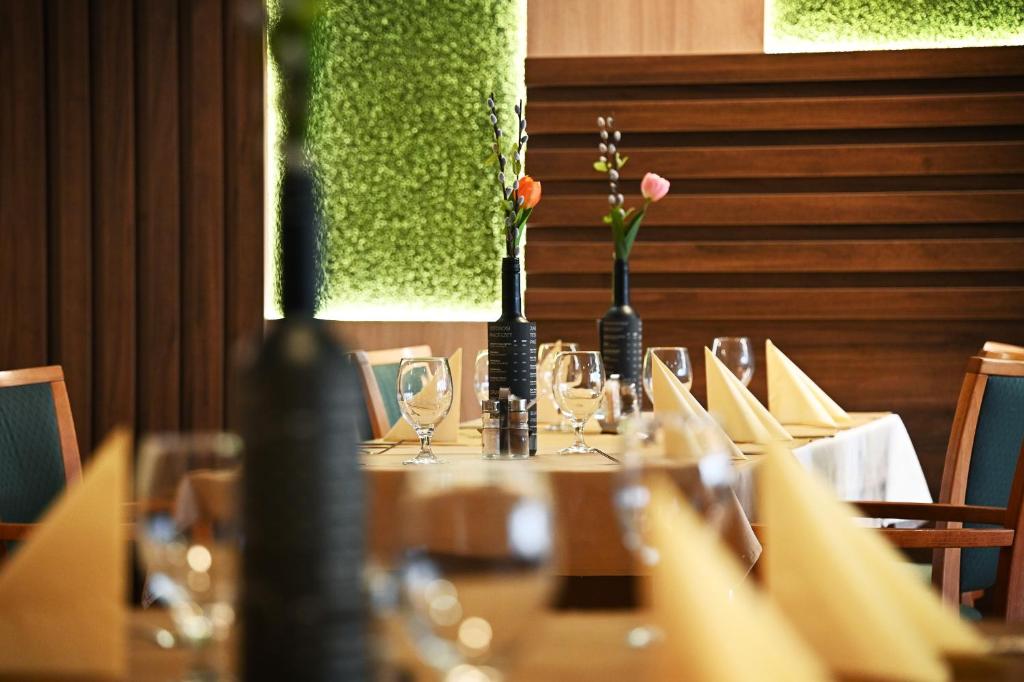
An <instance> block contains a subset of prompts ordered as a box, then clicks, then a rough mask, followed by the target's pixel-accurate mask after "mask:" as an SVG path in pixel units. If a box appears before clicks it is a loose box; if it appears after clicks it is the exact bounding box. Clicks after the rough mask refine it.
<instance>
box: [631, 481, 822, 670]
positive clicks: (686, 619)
mask: <svg viewBox="0 0 1024 682" xmlns="http://www.w3.org/2000/svg"><path fill="white" fill-rule="evenodd" d="M650 489H651V502H650V507H649V508H648V520H649V521H648V523H647V524H646V530H647V532H648V534H649V537H648V542H649V544H650V545H651V546H652V547H653V548H655V549H656V550H657V552H658V557H659V559H658V562H657V563H656V564H655V565H654V566H652V567H651V578H650V583H649V585H650V587H649V589H650V594H649V599H648V601H649V602H650V604H651V607H652V610H653V614H652V615H653V618H654V621H655V623H656V624H657V625H658V626H659V627H661V629H662V630H663V631H664V633H665V640H666V641H665V642H663V643H661V644H659V645H658V646H657V647H655V648H654V650H653V651H652V654H653V655H654V656H655V657H656V658H657V661H656V670H655V671H654V672H655V673H656V674H655V675H653V676H652V679H658V680H679V679H684V678H685V679H686V680H690V681H691V682H732V681H736V682H749V681H750V680H762V681H765V682H774V681H780V682H781V681H783V680H785V681H786V682H803V681H805V680H826V679H828V673H827V670H826V668H825V666H824V665H823V664H822V662H821V661H820V660H819V659H818V657H817V656H816V655H815V653H814V652H813V651H811V649H810V648H809V647H808V646H807V644H806V643H805V642H804V641H803V640H802V639H801V638H800V637H799V635H797V634H796V632H795V631H794V630H793V628H792V626H790V624H789V623H787V622H786V620H785V618H784V617H783V616H782V614H781V613H780V612H779V611H778V609H776V608H775V606H774V605H773V604H772V603H771V602H770V601H768V600H767V599H765V598H764V597H762V596H761V595H760V594H758V593H756V592H755V591H754V589H753V587H752V586H751V583H750V582H749V581H748V580H746V579H745V576H744V572H743V571H742V570H741V569H740V567H739V566H738V565H737V564H736V561H735V560H734V559H733V558H732V557H731V556H729V554H728V552H727V550H726V549H725V548H724V547H723V545H722V544H721V542H720V541H719V540H718V538H717V537H716V536H715V534H714V533H713V532H712V531H711V530H710V529H709V528H708V527H707V526H706V525H705V524H704V523H702V522H701V521H700V519H699V518H698V517H697V515H696V514H695V513H694V512H693V511H692V509H691V508H690V506H689V505H688V504H687V503H686V502H684V501H683V500H681V499H680V497H679V493H678V492H677V491H676V489H675V488H674V487H673V486H672V484H671V483H669V481H668V479H667V478H660V479H656V480H652V481H651V485H650Z"/></svg>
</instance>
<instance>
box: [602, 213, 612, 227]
mask: <svg viewBox="0 0 1024 682" xmlns="http://www.w3.org/2000/svg"><path fill="white" fill-rule="evenodd" d="M601 220H602V221H603V222H604V224H605V225H611V224H612V216H611V214H609V215H603V216H601Z"/></svg>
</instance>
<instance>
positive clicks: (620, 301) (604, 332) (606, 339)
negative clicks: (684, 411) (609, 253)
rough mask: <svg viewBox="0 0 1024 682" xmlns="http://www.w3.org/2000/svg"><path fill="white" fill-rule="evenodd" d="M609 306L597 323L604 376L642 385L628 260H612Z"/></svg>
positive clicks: (639, 335) (639, 337)
mask: <svg viewBox="0 0 1024 682" xmlns="http://www.w3.org/2000/svg"><path fill="white" fill-rule="evenodd" d="M612 291H613V299H612V307H611V308H609V309H608V312H606V313H605V314H604V317H602V318H601V319H600V320H598V321H597V333H598V336H599V337H600V339H601V359H602V361H603V362H604V371H605V374H606V375H607V376H611V375H612V374H618V375H619V376H620V377H621V378H622V379H624V380H629V381H635V382H636V383H637V388H638V390H639V387H640V385H641V381H640V378H641V372H642V371H643V361H644V356H643V343H644V342H643V320H641V319H640V316H639V315H637V314H636V311H635V310H633V306H631V305H630V304H629V261H628V260H620V259H618V258H616V259H615V269H614V271H613V274H612Z"/></svg>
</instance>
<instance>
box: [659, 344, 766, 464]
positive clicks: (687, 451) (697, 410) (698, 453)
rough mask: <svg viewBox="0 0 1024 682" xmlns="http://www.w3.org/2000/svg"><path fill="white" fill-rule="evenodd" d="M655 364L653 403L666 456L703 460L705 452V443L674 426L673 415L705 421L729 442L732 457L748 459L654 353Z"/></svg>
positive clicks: (724, 441) (723, 439) (725, 441)
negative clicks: (661, 426) (661, 422)
mask: <svg viewBox="0 0 1024 682" xmlns="http://www.w3.org/2000/svg"><path fill="white" fill-rule="evenodd" d="M651 358H652V361H653V362H654V365H653V366H652V368H651V394H652V395H651V401H652V402H653V403H654V415H655V416H656V417H659V418H661V419H662V421H663V429H662V437H663V438H664V441H665V455H666V456H668V457H671V458H677V459H678V458H681V459H694V460H697V459H700V458H701V457H703V456H704V454H706V452H705V448H704V447H703V445H704V444H702V443H698V442H695V441H694V440H693V439H692V438H690V437H689V435H690V434H688V433H687V432H686V430H685V429H678V428H672V426H671V424H672V420H671V419H670V418H669V417H671V416H672V415H679V416H682V417H683V418H685V419H699V420H704V421H706V422H707V424H708V428H709V429H714V430H717V432H718V433H719V434H720V435H721V440H722V442H723V443H727V444H728V447H729V453H730V454H731V455H732V458H733V459H746V458H747V457H746V455H744V454H743V453H742V452H740V449H739V448H738V447H736V444H735V443H733V442H732V440H731V439H730V438H729V436H727V435H726V433H725V431H723V430H722V428H721V427H720V426H719V425H718V422H716V421H715V420H713V419H712V418H711V416H710V415H709V414H708V413H707V411H705V409H704V408H703V407H702V406H701V404H700V403H699V402H697V399H696V398H694V397H693V394H692V393H690V391H689V389H687V388H686V386H684V385H683V382H681V381H680V380H679V377H677V376H676V375H675V374H673V373H672V370H670V369H669V368H668V367H667V366H666V365H665V363H664V362H662V360H661V359H660V358H659V357H658V356H656V355H652V356H651Z"/></svg>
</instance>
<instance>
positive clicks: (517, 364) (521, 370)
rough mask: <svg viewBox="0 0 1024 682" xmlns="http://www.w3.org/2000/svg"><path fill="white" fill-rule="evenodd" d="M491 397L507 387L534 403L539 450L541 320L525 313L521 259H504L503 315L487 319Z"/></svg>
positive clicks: (533, 430) (533, 435) (533, 444)
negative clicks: (491, 319)
mask: <svg viewBox="0 0 1024 682" xmlns="http://www.w3.org/2000/svg"><path fill="white" fill-rule="evenodd" d="M487 381H488V384H489V389H488V390H489V397H490V399H491V400H498V398H499V391H500V390H501V389H503V388H507V389H509V391H510V392H511V393H512V394H514V395H515V396H516V397H518V398H525V399H526V401H527V402H528V403H529V404H530V405H531V407H530V454H531V455H535V454H537V405H536V402H537V324H536V323H535V322H530V321H529V320H527V319H526V318H525V317H523V297H522V293H521V292H520V289H519V259H518V258H503V259H502V260H501V317H499V318H498V319H497V320H495V321H494V322H488V323H487Z"/></svg>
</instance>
